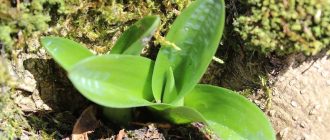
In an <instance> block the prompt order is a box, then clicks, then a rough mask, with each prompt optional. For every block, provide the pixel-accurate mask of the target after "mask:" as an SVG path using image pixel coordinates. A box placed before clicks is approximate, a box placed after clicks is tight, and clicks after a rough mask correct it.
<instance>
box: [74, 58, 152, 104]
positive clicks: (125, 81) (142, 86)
mask: <svg viewBox="0 0 330 140" xmlns="http://www.w3.org/2000/svg"><path fill="white" fill-rule="evenodd" d="M152 69H153V62H152V61H151V60H150V59H147V58H143V57H140V56H131V55H116V54H113V55H106V56H94V57H90V58H87V59H84V60H83V61H81V62H79V63H78V64H76V65H75V66H74V67H73V68H72V70H70V71H69V78H70V80H71V81H72V82H73V84H74V86H75V87H76V88H77V89H78V90H79V91H80V93H82V94H83V95H84V96H85V97H86V98H88V99H89V100H91V101H93V102H95V103H97V104H100V105H103V106H106V107H113V108H128V107H137V106H146V105H151V104H152V103H151V101H152V100H153V95H152V91H151V75H152Z"/></svg>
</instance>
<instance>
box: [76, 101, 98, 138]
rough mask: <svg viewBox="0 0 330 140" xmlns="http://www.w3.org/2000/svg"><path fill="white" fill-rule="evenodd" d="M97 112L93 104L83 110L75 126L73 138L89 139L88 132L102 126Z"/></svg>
mask: <svg viewBox="0 0 330 140" xmlns="http://www.w3.org/2000/svg"><path fill="white" fill-rule="evenodd" d="M96 112H97V108H96V106H95V105H91V106H89V107H88V108H86V109H85V110H84V111H83V113H82V114H81V115H80V117H79V118H78V120H77V121H76V123H75V125H74V127H73V130H72V140H88V134H89V133H92V132H93V131H94V130H95V129H96V128H98V127H99V126H100V121H99V120H97V118H96Z"/></svg>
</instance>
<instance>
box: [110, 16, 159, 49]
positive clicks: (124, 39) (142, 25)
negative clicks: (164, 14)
mask: <svg viewBox="0 0 330 140" xmlns="http://www.w3.org/2000/svg"><path fill="white" fill-rule="evenodd" d="M159 23H160V18H159V17H158V16H147V17H144V18H143V19H141V20H139V21H137V22H136V23H135V24H134V25H132V26H131V27H129V29H127V30H126V31H125V32H124V33H123V34H122V35H121V36H120V38H119V39H118V41H117V42H116V44H115V45H114V47H113V49H112V50H111V54H131V55H139V54H140V53H141V51H142V49H143V48H144V47H145V46H146V43H148V41H149V40H150V38H151V36H152V34H153V33H154V32H155V31H156V28H157V27H158V25H159Z"/></svg>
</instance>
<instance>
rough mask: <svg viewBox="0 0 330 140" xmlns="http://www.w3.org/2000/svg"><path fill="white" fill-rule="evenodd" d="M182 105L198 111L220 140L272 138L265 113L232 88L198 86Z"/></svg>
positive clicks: (271, 131)
mask: <svg viewBox="0 0 330 140" xmlns="http://www.w3.org/2000/svg"><path fill="white" fill-rule="evenodd" d="M185 106H187V107H191V108H194V109H196V110H197V111H198V112H200V114H202V115H203V117H204V118H205V119H206V120H205V121H206V123H207V124H208V125H209V126H210V127H211V128H212V129H213V130H214V132H215V133H216V134H217V135H219V136H220V138H221V139H225V140H239V139H247V140H275V135H274V131H273V129H272V127H271V124H270V122H269V121H268V119H267V118H266V116H265V115H264V113H263V112H262V111H261V110H260V109H259V108H258V107H257V106H256V105H254V104H253V103H251V102H250V101H248V100H247V99H245V98H244V97H243V96H240V95H238V94H237V93H235V92H233V91H230V90H227V89H224V88H219V87H214V86H208V85H197V86H196V87H195V88H194V90H193V91H192V92H191V93H189V94H187V96H186V97H185Z"/></svg>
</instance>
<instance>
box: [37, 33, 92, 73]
mask: <svg viewBox="0 0 330 140" xmlns="http://www.w3.org/2000/svg"><path fill="white" fill-rule="evenodd" d="M41 44H42V46H43V47H45V48H46V50H47V51H48V52H49V53H50V55H51V56H52V57H53V58H54V59H55V61H56V62H57V63H59V64H60V65H61V66H62V67H63V68H64V69H65V70H66V71H69V70H70V69H71V68H72V67H73V65H74V64H76V63H78V62H79V61H81V60H83V59H85V58H87V57H90V56H93V54H92V52H90V51H89V50H88V49H87V48H86V47H84V46H83V45H81V44H79V43H77V42H74V41H72V40H70V39H66V38H61V37H43V38H42V39H41Z"/></svg>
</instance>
